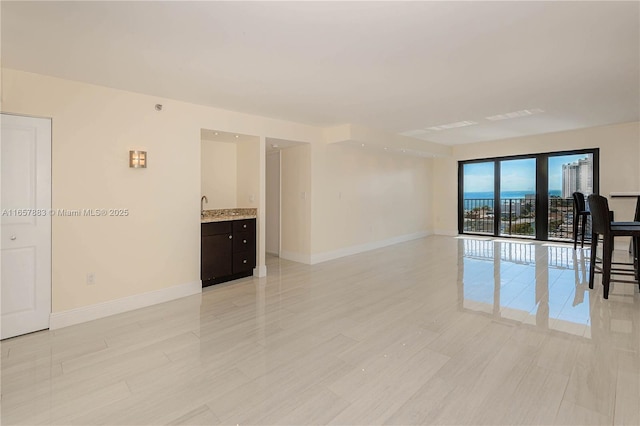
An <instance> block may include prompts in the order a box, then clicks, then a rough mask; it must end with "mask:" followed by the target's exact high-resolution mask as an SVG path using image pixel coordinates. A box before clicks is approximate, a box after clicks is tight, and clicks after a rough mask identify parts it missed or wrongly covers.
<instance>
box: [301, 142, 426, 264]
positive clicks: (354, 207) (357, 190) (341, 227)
mask: <svg viewBox="0 0 640 426" xmlns="http://www.w3.org/2000/svg"><path fill="white" fill-rule="evenodd" d="M314 150H315V152H314V155H315V157H314V181H313V191H314V204H313V229H314V230H313V240H312V253H313V255H316V257H318V256H319V257H322V256H323V254H326V253H331V252H334V251H336V250H342V249H345V248H349V247H353V246H363V245H367V244H371V243H375V242H380V241H385V240H388V239H391V238H397V237H401V236H409V235H415V234H420V233H422V234H424V233H427V232H429V231H430V230H431V223H430V222H431V210H432V209H431V205H430V189H431V186H430V182H431V160H429V159H425V158H421V157H412V156H406V155H400V154H390V153H387V152H384V151H383V150H382V149H379V150H376V149H367V148H360V147H354V146H350V145H343V144H331V145H326V146H322V147H318V146H314Z"/></svg>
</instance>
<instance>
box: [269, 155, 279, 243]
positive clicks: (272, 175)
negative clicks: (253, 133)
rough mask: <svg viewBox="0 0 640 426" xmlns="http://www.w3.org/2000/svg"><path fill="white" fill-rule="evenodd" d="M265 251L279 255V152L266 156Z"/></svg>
mask: <svg viewBox="0 0 640 426" xmlns="http://www.w3.org/2000/svg"><path fill="white" fill-rule="evenodd" d="M266 167H267V175H266V193H267V200H266V210H267V211H266V224H267V225H266V226H267V229H266V234H267V237H266V251H267V253H270V254H275V255H279V253H280V151H277V152H272V153H269V154H267V164H266Z"/></svg>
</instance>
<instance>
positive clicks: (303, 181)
mask: <svg viewBox="0 0 640 426" xmlns="http://www.w3.org/2000/svg"><path fill="white" fill-rule="evenodd" d="M310 165H311V145H309V144H303V145H298V146H294V147H290V148H285V149H283V150H282V151H280V173H281V174H280V176H281V181H280V183H281V192H280V197H281V201H280V202H281V210H280V216H281V220H280V224H281V225H280V226H281V228H280V235H281V237H280V244H281V245H280V255H281V256H282V257H283V258H285V259H289V260H294V261H296V262H304V263H310V261H311V260H310V255H311V166H310Z"/></svg>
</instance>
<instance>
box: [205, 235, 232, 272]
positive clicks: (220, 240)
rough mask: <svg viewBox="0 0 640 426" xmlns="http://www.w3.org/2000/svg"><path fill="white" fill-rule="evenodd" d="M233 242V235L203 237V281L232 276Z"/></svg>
mask: <svg viewBox="0 0 640 426" xmlns="http://www.w3.org/2000/svg"><path fill="white" fill-rule="evenodd" d="M232 244H233V240H232V239H231V234H222V235H208V236H203V237H202V259H201V268H202V269H201V276H200V278H201V279H202V280H210V279H213V278H218V277H223V276H225V275H231V265H232V263H231V262H232V257H231V253H232V249H233V245H232Z"/></svg>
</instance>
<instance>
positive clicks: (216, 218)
mask: <svg viewBox="0 0 640 426" xmlns="http://www.w3.org/2000/svg"><path fill="white" fill-rule="evenodd" d="M257 216H258V209H214V210H205V211H204V217H202V216H201V217H200V222H201V223H209V222H224V221H225V220H239V219H255V218H256V217H257Z"/></svg>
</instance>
